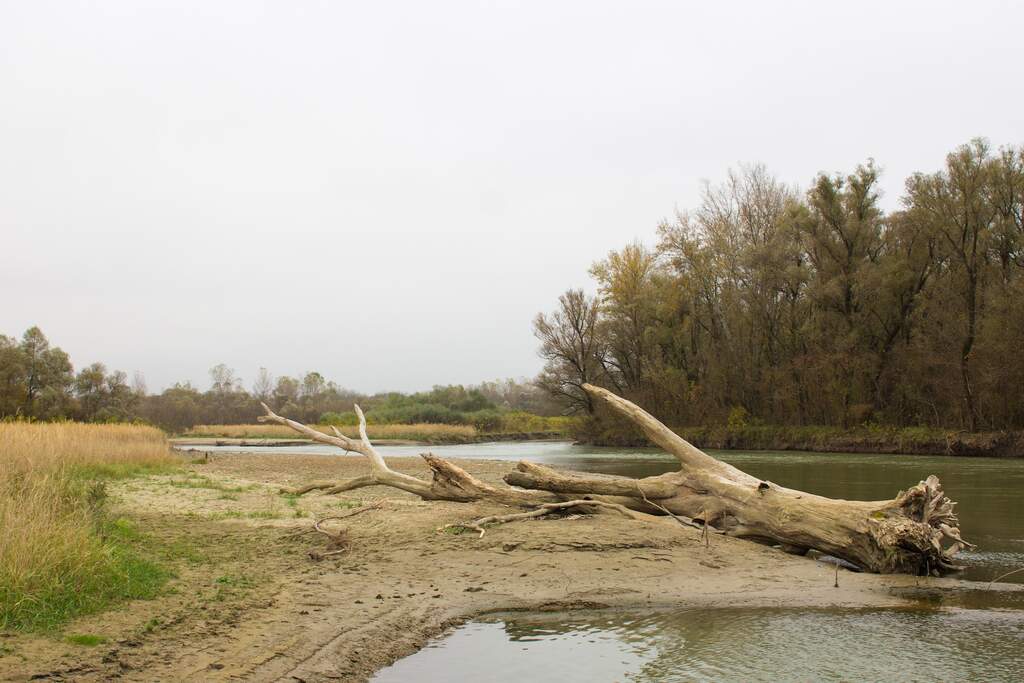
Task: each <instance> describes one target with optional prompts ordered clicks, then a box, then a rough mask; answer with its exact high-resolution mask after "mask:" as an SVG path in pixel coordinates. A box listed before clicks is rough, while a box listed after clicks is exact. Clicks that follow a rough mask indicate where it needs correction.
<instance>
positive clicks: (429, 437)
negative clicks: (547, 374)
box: [183, 424, 477, 443]
mask: <svg viewBox="0 0 1024 683" xmlns="http://www.w3.org/2000/svg"><path fill="white" fill-rule="evenodd" d="M311 426H312V427H313V428H315V429H317V430H319V431H321V432H323V433H324V434H333V433H334V432H333V431H332V429H331V428H330V427H328V426H325V425H311ZM338 429H339V430H341V433H342V434H344V435H345V436H349V437H353V438H358V436H359V430H358V429H357V428H356V427H347V426H346V427H339V428H338ZM366 432H367V436H369V437H370V440H371V441H377V440H382V439H384V440H386V439H401V440H407V441H427V442H430V443H442V442H443V443H468V442H471V441H475V440H476V439H477V430H476V429H475V428H474V427H471V426H469V425H445V424H411V425H403V424H383V425H368V426H367V428H366ZM183 436H188V437H196V438H227V439H295V438H300V435H299V434H297V433H296V432H294V431H292V430H291V429H288V428H287V427H282V426H281V425H262V424H257V425H196V426H195V427H193V428H192V429H190V430H188V431H187V432H185V434H184V435H183Z"/></svg>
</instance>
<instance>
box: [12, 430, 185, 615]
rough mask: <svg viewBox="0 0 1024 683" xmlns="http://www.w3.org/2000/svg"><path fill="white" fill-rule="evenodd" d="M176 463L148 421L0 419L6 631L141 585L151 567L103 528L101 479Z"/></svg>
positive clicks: (72, 612)
mask: <svg viewBox="0 0 1024 683" xmlns="http://www.w3.org/2000/svg"><path fill="white" fill-rule="evenodd" d="M177 462H179V460H178V459H177V458H176V456H174V455H173V453H172V451H171V450H170V449H169V448H168V445H167V441H166V439H165V438H164V435H163V432H161V431H160V430H158V429H154V428H152V427H141V426H134V425H89V424H77V423H51V424H46V423H23V422H15V423H0V628H29V629H32V628H36V629H38V628H46V627H48V626H52V625H55V624H57V623H60V622H61V621H63V620H65V619H67V618H69V617H71V616H74V615H75V614H78V613H82V612H86V611H89V610H90V609H94V608H97V607H99V606H102V605H103V604H104V603H106V602H108V601H109V600H111V599H112V598H114V597H117V596H119V595H130V594H131V593H132V591H133V590H135V589H137V588H138V585H136V583H137V581H138V580H140V579H143V578H144V575H146V574H150V575H151V574H152V571H151V568H149V567H147V566H146V565H145V564H144V563H139V562H137V561H135V560H134V559H133V558H131V557H129V556H128V555H127V554H125V553H123V552H121V549H119V548H118V547H116V545H115V544H114V543H112V539H111V538H110V534H109V533H107V531H105V530H104V529H103V527H102V523H103V518H102V507H103V502H104V498H105V494H104V486H103V484H102V479H103V478H104V477H111V476H126V475H128V474H131V473H133V472H138V471H141V470H146V469H153V468H162V467H169V466H172V465H174V464H175V463H177ZM126 591H127V592H126Z"/></svg>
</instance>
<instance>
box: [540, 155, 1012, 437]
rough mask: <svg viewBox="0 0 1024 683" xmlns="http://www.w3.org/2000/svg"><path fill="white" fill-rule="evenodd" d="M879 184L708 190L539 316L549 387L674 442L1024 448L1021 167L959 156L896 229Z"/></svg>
mask: <svg viewBox="0 0 1024 683" xmlns="http://www.w3.org/2000/svg"><path fill="white" fill-rule="evenodd" d="M878 180H879V168H878V167H877V166H876V165H875V163H874V162H873V161H868V162H867V163H865V164H863V165H861V166H858V167H857V168H856V169H855V170H854V171H853V172H852V173H848V174H834V175H833V174H825V173H822V174H819V175H818V176H817V177H815V178H814V179H813V181H812V182H811V184H810V188H809V189H808V190H806V191H803V192H801V191H798V190H797V189H795V188H793V187H791V186H789V185H787V184H785V183H783V182H781V181H780V180H779V179H777V178H775V177H773V176H772V175H771V174H770V173H769V172H768V171H767V170H766V169H765V167H764V166H760V165H757V166H751V167H745V168H742V169H741V170H739V171H737V172H732V173H730V174H729V175H728V177H727V178H726V179H725V181H724V182H722V183H721V184H719V185H708V186H707V187H706V188H705V190H704V192H703V194H702V198H701V201H700V203H699V205H698V206H696V207H695V208H694V209H692V210H690V211H685V212H678V213H677V215H676V216H674V218H672V219H671V220H667V221H664V222H663V223H662V224H661V225H660V226H658V229H657V237H658V240H657V243H656V245H655V246H653V247H648V246H646V245H644V244H641V243H634V244H629V245H627V246H625V247H624V248H622V249H621V250H618V251H614V252H612V253H610V254H609V255H608V256H607V258H605V259H603V260H601V261H599V262H598V263H595V264H594V265H593V267H592V268H591V271H590V274H591V276H592V277H593V279H594V281H595V282H596V285H597V287H596V289H597V294H596V295H594V296H591V295H588V294H586V293H585V292H584V291H583V290H581V289H571V290H569V291H567V292H565V294H563V295H562V296H561V297H560V298H559V302H558V306H557V307H556V309H555V310H554V311H553V312H552V313H549V314H540V315H538V316H537V318H536V320H535V322H534V331H535V333H536V335H537V337H538V339H539V340H540V343H541V346H540V354H541V357H542V358H543V359H544V361H545V367H544V370H543V372H542V373H541V375H540V376H539V378H538V380H537V381H538V384H539V386H541V387H543V388H544V389H545V391H546V392H547V393H548V394H549V395H550V396H552V397H554V398H556V399H557V400H558V401H559V402H560V403H561V405H563V406H564V407H565V408H566V409H567V410H569V411H571V412H577V413H581V414H584V415H595V406H594V405H593V404H592V402H591V399H590V397H589V396H588V395H587V394H586V392H583V391H582V390H581V388H580V387H581V385H582V384H583V383H585V382H591V383H594V384H599V385H603V386H606V387H608V388H610V389H612V390H614V391H616V392H617V393H620V394H622V395H624V396H626V397H628V398H630V399H631V400H633V401H635V402H638V403H639V404H641V405H643V406H645V407H650V408H651V409H652V410H653V412H655V413H656V414H657V415H658V417H660V418H661V419H662V420H665V421H667V422H669V423H670V424H675V425H708V424H719V425H721V424H737V425H746V424H756V423H765V424H778V425H832V426H842V427H851V426H855V425H860V424H863V423H876V424H885V425H895V426H919V425H920V426H932V427H958V428H961V429H965V430H969V431H972V432H973V431H979V430H991V429H1020V428H1024V398H1022V396H1021V393H1020V387H1021V386H1024V362H1022V361H1021V355H1020V353H1021V351H1020V350H1021V348H1024V226H1022V215H1024V148H1022V147H1004V148H1001V149H998V150H994V149H993V148H992V147H991V146H990V145H989V143H988V142H987V141H985V140H983V139H976V140H973V141H971V142H970V143H968V144H965V145H963V146H961V147H958V148H957V149H955V150H954V151H953V152H951V153H950V154H949V155H948V156H947V157H946V160H945V164H944V166H943V167H942V168H940V169H939V170H937V171H935V172H932V173H915V174H913V175H912V176H911V177H909V178H908V179H907V180H906V183H905V190H904V192H903V195H902V197H901V198H900V205H899V208H898V209H896V210H893V211H885V210H883V208H882V207H881V206H880V202H879V190H878ZM596 420H597V421H598V422H599V421H600V415H598V417H597V418H596Z"/></svg>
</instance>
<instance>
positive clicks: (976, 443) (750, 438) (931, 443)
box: [574, 425, 1024, 458]
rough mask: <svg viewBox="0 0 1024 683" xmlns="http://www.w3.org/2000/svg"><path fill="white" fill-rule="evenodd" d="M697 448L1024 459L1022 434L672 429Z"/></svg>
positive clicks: (634, 435) (630, 438) (583, 434)
mask: <svg viewBox="0 0 1024 683" xmlns="http://www.w3.org/2000/svg"><path fill="white" fill-rule="evenodd" d="M673 431H675V432H676V433H677V434H679V435H680V436H682V437H683V438H685V439H686V440H687V441H689V442H690V443H692V444H693V445H695V446H697V447H698V448H710V449H722V450H767V451H821V452H830V453H892V454H897V453H905V454H911V455H958V456H973V457H983V456H987V457H1004V458H1013V457H1024V433H1022V432H986V433H977V434H971V433H968V432H963V431H953V430H942V429H933V428H929V427H904V428H898V427H881V426H866V425H865V426H861V427H856V428H852V429H843V428H841V427H814V426H809V427H808V426H805V427H788V426H767V425H757V426H743V427H735V426H734V427H724V426H721V427H673ZM574 436H575V437H576V438H577V439H578V440H580V441H583V442H586V443H590V444H593V445H601V446H649V445H651V444H650V442H649V441H647V439H646V438H645V437H644V436H643V435H642V434H639V433H638V432H635V431H633V430H631V429H629V428H608V427H605V428H603V429H599V430H598V429H593V428H591V429H590V430H581V431H580V432H579V433H577V434H574Z"/></svg>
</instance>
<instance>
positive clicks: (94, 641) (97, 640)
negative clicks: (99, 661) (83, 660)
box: [64, 633, 107, 647]
mask: <svg viewBox="0 0 1024 683" xmlns="http://www.w3.org/2000/svg"><path fill="white" fill-rule="evenodd" d="M64 640H66V641H68V642H69V643H73V644H75V645H84V646H85V647H96V646H97V645H102V644H103V643H105V642H107V639H106V638H105V637H103V636H95V635H91V634H88V633H76V634H74V635H70V636H65V637H64Z"/></svg>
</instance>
